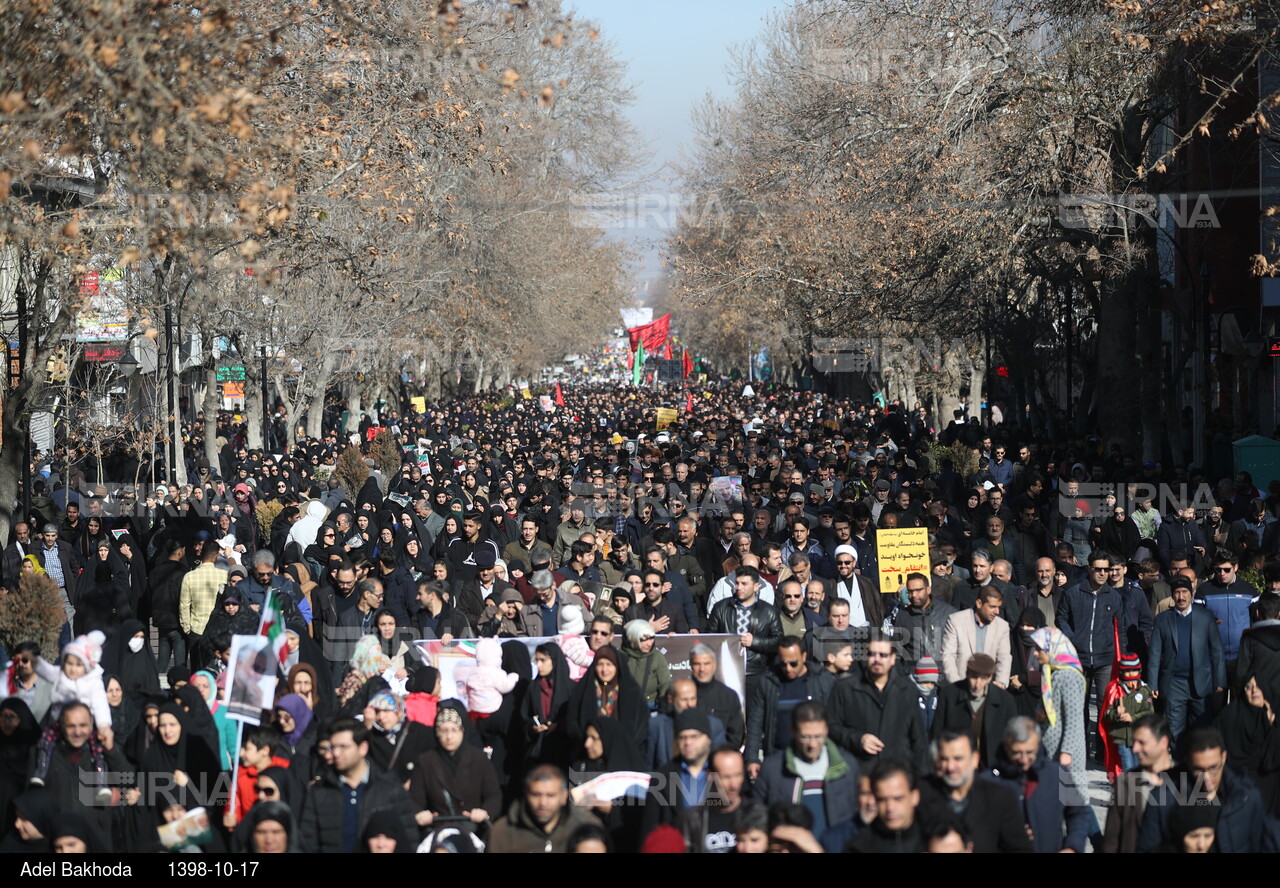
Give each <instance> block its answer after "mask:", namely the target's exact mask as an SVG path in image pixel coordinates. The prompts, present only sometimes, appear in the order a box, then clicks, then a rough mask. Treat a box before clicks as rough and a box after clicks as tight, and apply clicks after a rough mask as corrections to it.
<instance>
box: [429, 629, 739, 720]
mask: <svg viewBox="0 0 1280 888" xmlns="http://www.w3.org/2000/svg"><path fill="white" fill-rule="evenodd" d="M501 641H502V642H503V643H504V644H505V643H507V642H508V641H518V642H520V643H521V644H523V645H524V646H525V647H526V648H528V650H529V663H530V666H531V668H532V669H533V674H535V675H536V674H537V665H536V664H535V663H534V659H533V655H534V651H535V650H537V647H538V645H540V644H543V643H544V642H554V643H556V644H558V645H560V649H561V650H563V651H565V657H566V659H568V660H569V661H570V663H571V665H572V664H577V665H579V666H580V667H581V668H582V669H583V670H584V671H585V667H586V666H588V665H589V664H590V662H591V660H592V658H593V656H594V655H593V654H591V652H590V651H589V650H585V647H586V641H585V640H584V639H583V638H582V637H581V636H577V635H571V636H570V635H556V636H552V637H548V638H511V639H501ZM613 643H614V647H621V645H622V640H621V638H619V637H617V636H615V637H614V640H613ZM413 644H414V647H415V649H416V650H417V653H418V656H419V658H420V659H421V660H422V662H423V663H425V664H426V665H428V666H434V667H435V668H436V669H438V670H440V699H442V700H465V699H466V697H467V693H466V680H467V675H468V674H469V673H470V672H471V671H472V670H473V669H475V667H476V658H475V651H476V639H474V638H464V639H458V640H456V641H451V642H449V643H448V644H446V643H444V642H442V641H437V640H435V639H419V640H417V641H415V642H414V643H413ZM695 644H705V645H706V646H707V647H709V648H711V650H712V651H713V652H714V653H715V655H716V674H715V677H716V679H717V680H718V681H720V682H722V683H723V684H724V685H725V686H726V687H728V688H729V690H731V691H733V692H734V693H735V694H737V695H738V698H739V699H741V700H742V701H743V705H744V707H745V704H746V697H747V690H746V688H747V657H746V650H745V649H744V648H743V647H742V641H741V640H740V639H739V638H738V636H736V635H707V634H703V635H659V636H657V643H656V648H657V650H658V651H659V652H661V653H662V655H663V657H664V658H666V661H667V666H668V668H669V669H670V670H671V677H672V678H673V679H674V678H685V677H688V676H690V675H692V671H691V669H690V664H689V659H690V651H691V650H692V648H693V646H694V645H695Z"/></svg>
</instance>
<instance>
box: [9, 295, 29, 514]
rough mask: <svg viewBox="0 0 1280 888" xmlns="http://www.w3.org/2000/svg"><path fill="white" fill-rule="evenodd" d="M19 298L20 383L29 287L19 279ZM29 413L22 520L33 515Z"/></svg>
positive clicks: (25, 431)
mask: <svg viewBox="0 0 1280 888" xmlns="http://www.w3.org/2000/svg"><path fill="white" fill-rule="evenodd" d="M15 295H16V296H17V300H18V378H17V380H13V382H15V383H20V382H21V380H22V377H23V376H24V375H25V373H26V369H27V347H28V343H27V288H26V287H25V286H23V284H22V281H21V280H19V281H18V287H17V291H16V293H15ZM16 390H17V385H16V384H15V385H11V386H10V387H9V391H10V397H12V396H13V392H15V391H16ZM24 413H26V415H27V421H26V422H24V423H23V424H22V426H23V428H22V520H23V521H27V520H29V518H30V516H31V410H30V405H28V409H27V410H25V411H24Z"/></svg>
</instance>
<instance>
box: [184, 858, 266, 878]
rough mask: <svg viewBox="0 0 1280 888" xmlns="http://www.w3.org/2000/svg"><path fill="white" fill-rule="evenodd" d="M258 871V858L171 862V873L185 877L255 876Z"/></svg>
mask: <svg viewBox="0 0 1280 888" xmlns="http://www.w3.org/2000/svg"><path fill="white" fill-rule="evenodd" d="M257 871H258V861H256V860H240V861H230V860H215V861H212V862H206V861H203V860H192V861H188V860H174V861H170V863H169V875H171V876H176V877H178V878H183V877H186V876H196V877H197V878H200V877H204V876H253V875H254V874H255V873H257Z"/></svg>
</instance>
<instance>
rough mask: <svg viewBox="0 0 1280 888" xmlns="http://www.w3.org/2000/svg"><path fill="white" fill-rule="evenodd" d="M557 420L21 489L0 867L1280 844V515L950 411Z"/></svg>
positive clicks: (1, 738) (36, 473)
mask: <svg viewBox="0 0 1280 888" xmlns="http://www.w3.org/2000/svg"><path fill="white" fill-rule="evenodd" d="M560 394H561V397H560V398H559V399H558V400H559V401H562V402H563V404H561V405H560V406H556V407H555V408H554V409H547V407H548V406H549V405H545V404H540V403H539V402H538V401H537V400H533V399H527V398H522V397H520V396H519V394H517V397H516V398H515V400H514V402H512V401H504V402H501V403H492V402H488V401H486V400H484V399H482V398H480V397H471V398H459V399H456V400H451V401H448V402H444V403H438V404H432V403H429V404H427V405H426V409H425V411H424V412H420V411H418V410H415V409H414V408H412V407H411V406H409V404H408V403H405V404H401V405H399V409H395V405H389V406H387V407H386V408H385V409H383V410H380V411H378V412H377V413H376V414H373V415H362V416H361V417H360V419H359V421H358V422H357V421H355V420H354V419H351V418H349V417H348V416H347V415H346V414H344V413H343V412H342V410H341V405H332V404H331V405H330V409H328V410H326V414H325V422H324V424H323V425H324V434H323V435H322V437H320V438H318V439H310V438H304V439H302V440H301V441H300V442H299V443H298V445H297V446H296V447H292V448H285V452H284V453H281V452H279V450H278V449H276V448H274V447H269V451H270V450H275V452H262V451H256V450H250V449H248V447H247V446H246V441H245V429H244V427H243V426H242V425H240V424H239V423H238V419H239V418H238V417H233V416H231V415H229V414H219V415H218V416H216V417H213V416H205V415H203V414H201V415H199V416H198V417H197V418H196V421H195V423H194V426H193V428H192V429H191V430H190V431H191V432H192V434H193V439H194V438H201V437H203V436H205V435H211V436H214V437H216V439H217V443H218V447H219V453H220V458H219V459H218V460H217V462H216V464H210V463H209V461H208V460H207V459H205V458H204V457H203V456H202V455H199V454H201V453H203V448H202V447H191V448H188V450H187V453H186V454H185V458H186V461H187V466H186V468H187V477H189V479H190V483H188V484H185V485H182V486H178V485H175V484H172V483H159V484H154V485H148V486H135V485H136V480H135V479H136V477H137V473H136V472H135V471H131V470H130V469H129V468H128V467H125V466H122V465H121V464H120V463H119V462H113V461H112V460H107V461H106V462H105V463H102V462H99V461H96V460H94V459H89V458H86V457H85V455H84V454H83V453H70V454H68V453H66V452H64V451H63V450H55V451H54V452H51V453H47V454H37V455H36V457H35V459H34V462H33V464H32V469H33V472H32V478H33V479H34V480H33V482H32V485H31V489H30V490H29V491H27V497H26V499H27V500H28V501H29V502H30V510H29V511H28V512H27V513H26V514H22V515H21V516H20V520H18V521H16V522H15V525H14V527H13V531H12V534H11V539H9V540H7V541H5V542H6V548H5V549H4V551H3V565H2V566H3V586H4V589H3V592H4V594H3V596H2V597H0V627H3V626H11V625H13V621H14V615H15V614H17V613H20V612H21V613H25V614H27V615H28V616H29V615H31V614H37V615H38V614H47V615H48V619H47V620H45V624H47V625H37V624H36V623H33V624H32V625H33V627H34V628H33V629H32V630H31V635H32V637H30V638H27V637H21V636H14V635H13V634H12V630H10V634H9V635H8V636H4V640H5V643H6V644H7V645H8V650H7V651H5V660H6V661H7V669H6V672H5V674H4V682H5V686H4V688H2V689H0V690H2V691H3V697H4V699H3V702H0V816H3V822H2V823H0V851H7V852H17V853H43V852H51V851H56V852H63V853H75V852H80V853H84V852H89V853H93V852H112V853H120V852H125V851H127V852H170V851H202V852H205V853H221V852H240V853H249V854H260V853H275V852H308V853H350V852H392V853H412V852H429V851H441V852H451V853H477V852H485V853H501V852H584V853H585V852H609V851H621V852H641V851H643V852H667V853H716V854H719V853H760V852H790V853H867V852H934V853H938V852H964V851H974V852H990V851H1004V852H1042V853H1050V852H1053V853H1057V852H1074V853H1082V852H1086V851H1093V852H1102V853H1118V852H1156V851H1163V852H1206V851H1207V852H1218V853H1225V852H1256V851H1271V850H1273V849H1274V848H1275V847H1276V845H1277V842H1278V841H1280V830H1277V824H1278V823H1280V821H1277V820H1276V819H1275V817H1276V816H1277V814H1280V732H1277V730H1276V729H1275V726H1274V721H1275V707H1276V706H1277V705H1280V560H1277V556H1280V521H1278V520H1277V515H1278V514H1280V484H1276V483H1272V485H1271V489H1270V490H1268V491H1266V492H1264V491H1261V490H1258V489H1257V488H1256V487H1255V486H1254V482H1253V479H1252V478H1250V477H1249V475H1248V474H1247V473H1243V472H1242V473H1238V474H1237V475H1235V476H1234V477H1227V478H1213V477H1207V476H1206V475H1205V474H1204V472H1203V471H1202V470H1200V469H1199V468H1198V467H1196V466H1178V467H1168V466H1165V465H1162V464H1161V463H1158V462H1146V463H1140V462H1139V461H1138V460H1137V459H1136V458H1135V456H1134V455H1133V454H1130V453H1124V452H1122V451H1121V450H1120V449H1119V448H1107V447H1106V446H1105V445H1104V444H1103V443H1102V442H1099V441H1098V440H1097V439H1096V438H1092V437H1085V436H1081V437H1079V438H1073V439H1068V440H1046V439H1045V438H1044V437H1043V435H1042V434H1040V433H1039V432H1038V431H1037V430H1036V429H1033V428H1029V427H1020V426H1018V425H1017V424H1016V423H1014V424H1011V423H998V424H994V425H992V424H990V423H989V422H988V423H984V422H983V421H981V419H980V418H979V417H978V416H969V415H968V413H967V410H966V408H963V407H962V409H961V410H958V411H956V415H955V416H952V417H947V418H946V419H945V421H943V420H940V419H938V418H935V417H933V416H931V415H929V413H928V411H927V410H926V409H925V408H923V407H919V406H914V407H912V406H908V405H902V404H898V403H891V404H888V405H880V404H861V403H855V402H853V401H851V400H847V399H840V398H835V397H832V396H828V395H822V394H818V393H815V392H809V391H803V392H802V391H791V390H785V389H781V388H774V387H772V386H762V387H761V389H760V391H753V390H751V389H750V388H748V389H746V390H744V389H743V387H742V386H741V384H737V385H731V384H729V383H727V382H726V383H724V384H723V385H721V386H714V385H713V386H707V387H698V388H695V389H694V390H693V391H686V390H684V389H680V390H676V389H671V390H664V389H654V390H642V389H635V388H626V387H597V386H565V387H564V390H563V392H561V393H560ZM660 408H668V409H665V410H663V416H662V419H661V420H660V418H659V413H658V411H659V409H660ZM671 408H674V410H671ZM672 412H674V413H675V416H676V418H675V419H674V421H670V420H669V416H670V414H671V413H672ZM349 419H350V421H348V420H349ZM660 426H661V428H660ZM340 428H341V429H343V431H341V432H340V431H339V429H340ZM283 438H284V436H283V435H278V436H271V437H269V443H271V444H274V442H275V440H282V439H283ZM388 441H390V442H391V445H392V446H391V452H392V453H393V454H399V455H400V457H401V461H400V464H399V465H396V464H395V461H394V459H392V460H391V461H390V462H388V460H387V456H386V454H387V452H388V448H387V443H388ZM102 465H106V466H107V468H106V469H100V466H102ZM100 471H101V476H99V475H98V473H99V472H100ZM351 479H355V483H353V482H352V480H351ZM1161 485H1165V488H1163V489H1166V490H1173V491H1180V492H1181V498H1174V499H1172V500H1167V501H1166V499H1167V498H1166V499H1156V498H1155V496H1154V495H1152V494H1151V493H1150V491H1155V490H1158V489H1161ZM347 487H350V488H353V489H346V488H347ZM905 528H922V529H923V531H922V533H924V534H926V535H927V539H928V558H927V563H925V562H922V563H921V565H920V568H921V569H920V570H918V571H911V572H908V573H906V574H905V575H903V576H900V577H895V578H893V580H892V581H891V582H890V583H888V584H887V585H886V584H885V583H884V582H883V581H882V577H881V573H880V570H879V568H878V561H879V558H880V555H881V553H880V551H879V550H878V546H877V538H878V536H880V535H883V534H885V532H886V531H889V530H896V529H905ZM41 596H44V597H43V598H41ZM41 601H44V602H48V603H49V606H48V607H46V608H44V610H40V606H39V604H38V603H39V602H41ZM264 616H265V619H264ZM32 619H35V618H34V617H33V618H32ZM281 628H283V635H280V634H279V630H280V629H281ZM0 631H3V630H0ZM263 635H267V636H268V637H271V638H277V639H282V641H281V643H280V644H279V646H278V647H277V648H273V647H272V646H271V645H270V644H268V645H267V647H266V648H265V650H264V651H263V653H262V655H261V656H260V657H257V658H255V657H253V656H250V657H248V659H247V660H241V661H233V651H235V650H238V647H237V645H239V644H240V642H239V641H237V639H241V638H244V637H246V636H247V637H251V638H261V636H263ZM273 652H277V653H278V656H279V659H280V663H279V664H278V668H277V663H276V662H274V661H273V657H272V656H271V655H272V653H273ZM245 701H249V702H248V703H246V702H245ZM246 705H247V706H248V707H249V711H248V712H246ZM246 714H247V715H248V718H247V720H246V719H245V716H246ZM1091 773H1092V775H1093V780H1094V782H1093V784H1092V785H1091V783H1090V779H1091V778H1090V774H1091ZM1099 775H1103V776H1099Z"/></svg>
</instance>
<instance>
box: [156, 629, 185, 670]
mask: <svg viewBox="0 0 1280 888" xmlns="http://www.w3.org/2000/svg"><path fill="white" fill-rule="evenodd" d="M157 634H158V635H159V636H160V643H159V648H160V649H159V651H158V652H157V655H156V669H157V670H159V671H160V672H168V671H169V656H170V654H172V656H173V665H175V666H185V665H187V638H186V636H185V635H184V634H183V633H182V630H181V629H170V630H169V631H168V632H159V633H157Z"/></svg>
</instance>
